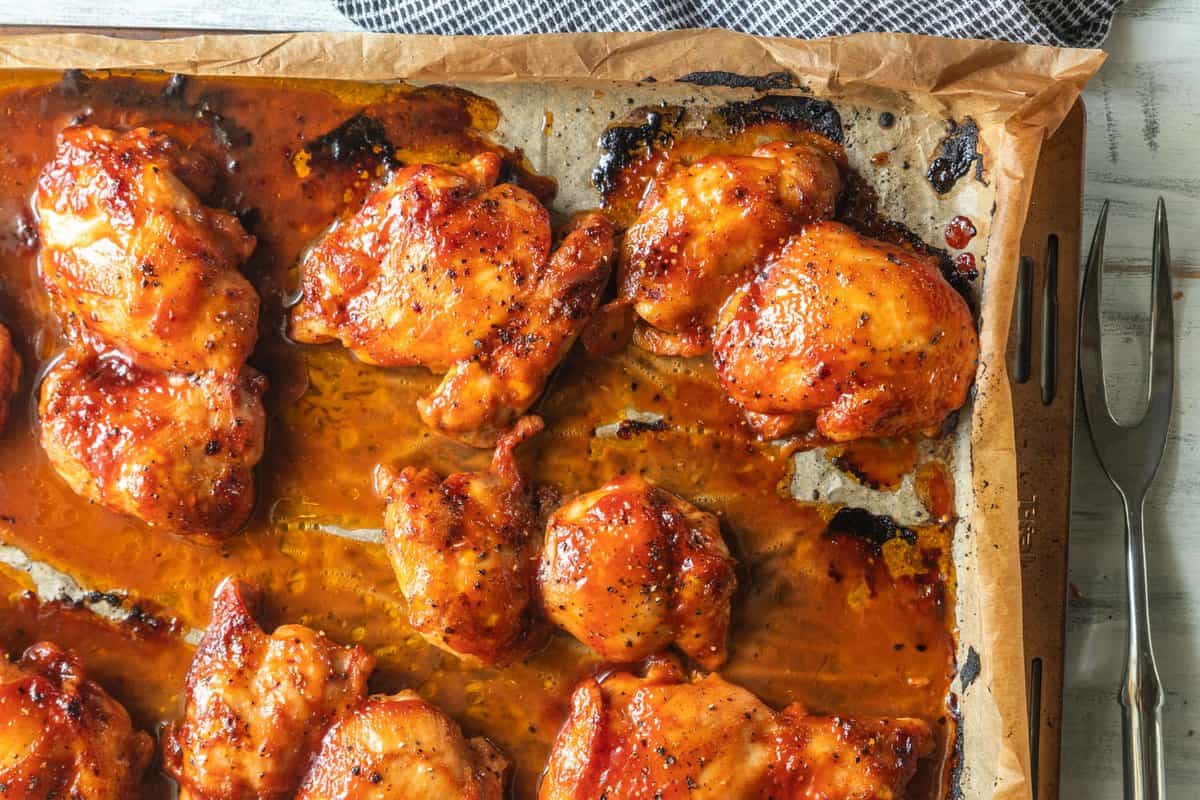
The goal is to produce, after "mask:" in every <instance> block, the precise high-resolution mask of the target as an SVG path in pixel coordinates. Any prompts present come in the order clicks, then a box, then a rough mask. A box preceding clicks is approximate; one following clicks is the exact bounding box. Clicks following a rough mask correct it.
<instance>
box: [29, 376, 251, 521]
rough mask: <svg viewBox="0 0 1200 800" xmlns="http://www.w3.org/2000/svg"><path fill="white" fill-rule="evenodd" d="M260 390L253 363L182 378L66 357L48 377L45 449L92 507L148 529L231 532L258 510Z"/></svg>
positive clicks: (42, 410) (43, 434) (44, 403)
mask: <svg viewBox="0 0 1200 800" xmlns="http://www.w3.org/2000/svg"><path fill="white" fill-rule="evenodd" d="M264 388H265V380H264V379H263V378H262V377H261V376H260V375H259V374H258V373H257V372H255V371H254V370H253V369H251V368H250V367H245V368H243V370H242V371H241V373H240V374H239V375H237V376H236V377H231V376H226V375H219V374H214V373H211V372H201V373H195V374H192V375H182V374H178V373H161V372H150V371H147V370H144V369H141V368H140V367H137V366H135V365H133V364H130V363H129V362H128V361H126V360H125V359H124V358H123V357H122V356H119V355H115V354H114V355H107V356H96V355H94V354H91V353H83V354H81V353H74V352H72V353H68V354H67V355H66V356H65V357H63V358H62V359H61V360H59V361H58V362H56V363H55V364H54V365H53V366H52V367H51V368H50V370H49V372H47V374H46V376H45V378H44V380H43V383H42V390H41V403H40V407H39V415H40V420H41V428H40V435H41V443H42V448H43V449H44V450H45V451H46V455H47V456H49V458H50V462H51V463H52V464H53V465H54V468H55V470H57V472H58V474H59V475H61V476H62V477H63V479H64V480H66V482H67V484H68V485H70V487H71V488H72V489H73V490H74V491H75V492H76V493H77V494H79V495H80V496H82V497H84V498H87V499H88V500H90V501H92V502H94V503H99V504H100V505H102V506H104V507H105V508H108V509H110V510H112V511H115V512H117V513H121V514H129V515H131V516H134V517H137V518H138V519H140V520H142V521H143V522H145V523H146V524H147V525H150V526H152V527H163V528H167V529H169V530H173V531H177V532H181V533H203V534H206V535H209V536H213V537H219V536H223V535H227V534H230V533H233V532H234V531H236V530H237V529H238V528H239V527H241V525H242V523H244V522H245V520H246V518H247V517H248V516H249V515H250V512H251V510H252V509H253V506H254V476H253V469H254V465H255V464H257V463H258V461H259V459H260V458H262V453H263V440H264V437H265V429H266V415H265V413H264V411H263V406H262V399H261V397H262V393H263V391H264Z"/></svg>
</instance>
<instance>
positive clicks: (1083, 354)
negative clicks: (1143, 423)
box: [1078, 200, 1112, 427]
mask: <svg viewBox="0 0 1200 800" xmlns="http://www.w3.org/2000/svg"><path fill="white" fill-rule="evenodd" d="M1107 230H1108V201H1107V200H1105V201H1104V205H1103V206H1102V207H1101V208H1100V216H1099V217H1098V218H1097V219H1096V231H1095V233H1093V234H1092V246H1091V249H1090V250H1089V251H1088V257H1087V263H1086V265H1085V266H1084V271H1083V296H1082V302H1081V303H1080V310H1079V347H1078V352H1079V381H1080V390H1081V394H1082V397H1083V409H1084V413H1085V414H1086V415H1087V418H1088V423H1089V424H1090V425H1091V426H1093V427H1098V426H1099V425H1100V424H1102V422H1104V421H1111V420H1112V415H1111V414H1109V412H1108V402H1107V399H1106V397H1105V393H1104V359H1103V357H1102V355H1101V352H1100V342H1101V337H1100V282H1101V279H1102V275H1103V273H1104V238H1105V234H1106V233H1107Z"/></svg>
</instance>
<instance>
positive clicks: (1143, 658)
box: [1120, 498, 1167, 800]
mask: <svg viewBox="0 0 1200 800" xmlns="http://www.w3.org/2000/svg"><path fill="white" fill-rule="evenodd" d="M1142 518H1143V512H1142V500H1141V499H1139V500H1138V501H1137V502H1136V503H1130V502H1129V499H1127V498H1126V499H1125V533H1126V541H1125V544H1126V547H1125V572H1126V581H1127V586H1126V588H1127V589H1128V594H1129V598H1128V599H1129V644H1128V653H1127V657H1128V660H1127V662H1126V664H1125V679H1124V681H1123V682H1122V685H1121V697H1120V700H1121V730H1122V734H1123V738H1124V751H1125V757H1124V765H1125V800H1166V797H1167V788H1166V769H1165V766H1164V764H1163V731H1162V728H1163V720H1162V707H1163V689H1162V684H1161V682H1160V681H1159V677H1158V666H1157V665H1156V664H1155V661H1154V646H1153V643H1152V641H1151V637H1150V604H1149V597H1148V594H1147V591H1146V544H1145V535H1144V532H1143V528H1142V521H1143V519H1142Z"/></svg>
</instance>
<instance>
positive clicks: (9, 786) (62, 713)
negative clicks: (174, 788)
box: [0, 642, 154, 800]
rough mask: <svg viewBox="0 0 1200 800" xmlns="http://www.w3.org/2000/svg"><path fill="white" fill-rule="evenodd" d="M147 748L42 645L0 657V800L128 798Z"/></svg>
mask: <svg viewBox="0 0 1200 800" xmlns="http://www.w3.org/2000/svg"><path fill="white" fill-rule="evenodd" d="M153 752H154V743H153V741H152V740H151V738H150V736H149V735H148V734H146V733H143V732H142V731H137V730H134V728H133V724H132V723H131V722H130V720H129V714H128V712H126V711H125V708H124V707H123V706H122V705H121V704H120V703H118V702H117V701H115V700H113V699H112V698H111V697H109V696H108V693H107V692H105V691H104V689H103V688H101V687H100V686H99V685H98V684H96V683H94V682H92V681H91V680H89V679H88V676H87V673H86V671H85V670H84V668H83V665H82V664H81V663H80V661H79V659H78V658H77V657H76V656H75V655H74V654H73V653H67V652H64V651H62V650H60V649H58V647H56V646H55V645H53V644H50V643H49V642H42V643H40V644H35V645H33V646H32V647H30V648H29V649H28V650H26V651H25V654H24V655H23V656H22V657H21V659H20V661H18V662H17V663H15V664H12V663H9V662H8V660H7V659H5V658H3V656H0V787H3V790H2V791H0V797H3V798H4V800H51V799H52V798H63V800H128V798H130V797H136V796H137V791H138V786H139V785H140V784H141V781H142V773H143V772H145V770H146V766H147V765H148V764H149V763H150V757H151V755H152V754H153Z"/></svg>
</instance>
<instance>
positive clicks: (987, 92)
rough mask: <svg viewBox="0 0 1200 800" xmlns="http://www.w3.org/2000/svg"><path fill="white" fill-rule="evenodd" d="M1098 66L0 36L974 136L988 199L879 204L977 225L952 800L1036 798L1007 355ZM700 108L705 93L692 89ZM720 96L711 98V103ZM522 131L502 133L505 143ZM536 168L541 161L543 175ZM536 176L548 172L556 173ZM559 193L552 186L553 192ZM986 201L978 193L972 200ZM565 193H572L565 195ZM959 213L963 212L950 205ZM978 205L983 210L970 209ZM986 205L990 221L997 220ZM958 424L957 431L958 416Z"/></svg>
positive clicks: (474, 42)
mask: <svg viewBox="0 0 1200 800" xmlns="http://www.w3.org/2000/svg"><path fill="white" fill-rule="evenodd" d="M1102 61H1103V54H1102V53H1100V52H1098V51H1082V50H1059V49H1055V48H1047V47H1032V46H1023V45H1015V44H1008V43H1001V42H984V41H972V40H947V39H938V38H933V37H920V36H909V35H900V34H859V35H855V36H848V37H841V38H835V39H823V40H816V41H795V40H787V39H763V38H755V37H750V36H745V35H741V34H735V33H730V32H727V31H672V32H666V33H616V34H567V35H545V36H516V37H494V38H467V37H461V38H460V37H413V36H381V35H370V34H339V35H327V34H285V35H254V36H220V35H218V36H213V35H205V36H195V37H188V38H181V39H159V40H151V41H145V40H133V39H113V38H105V37H101V36H95V35H89V34H53V35H47V36H34V35H26V36H6V37H0V69H52V70H57V69H64V68H68V67H79V68H87V69H104V68H113V69H153V70H163V71H171V72H183V73H190V74H204V75H226V76H234V75H236V76H280V77H296V78H336V79H347V80H395V79H404V80H411V81H417V82H445V83H454V84H459V85H465V86H467V87H468V88H473V89H475V90H476V91H481V92H483V93H487V87H489V86H491V87H493V88H495V89H496V92H497V93H498V95H497V97H496V99H497V101H498V103H499V105H500V107H501V110H502V112H504V111H505V109H506V103H505V99H504V98H505V97H507V98H508V99H509V100H511V99H512V98H513V97H518V96H520V95H519V92H518V93H516V94H514V93H513V91H507V92H506V91H504V89H503V86H504V85H505V84H514V85H516V84H525V85H527V86H528V85H534V86H536V85H542V86H546V85H550V84H563V85H568V84H569V85H575V86H579V85H592V86H596V87H598V86H601V85H602V84H601V83H599V82H606V83H607V84H608V85H610V86H611V82H625V83H627V82H631V81H639V80H641V79H643V78H646V77H649V76H653V77H654V78H656V79H657V81H659V82H660V85H661V82H665V81H670V80H671V79H674V78H677V77H679V76H682V75H685V74H687V73H691V72H695V71H700V70H724V71H729V72H734V73H739V74H742V75H764V74H767V73H771V72H779V71H785V72H789V73H792V74H793V75H794V76H795V77H796V78H797V79H798V81H799V83H800V84H801V85H802V86H803V87H804V88H805V90H807V91H811V92H812V93H813V94H816V95H818V96H822V97H827V98H829V99H832V100H834V101H835V102H836V103H838V104H839V107H841V104H843V103H846V104H851V105H854V106H856V107H859V108H862V109H872V108H880V109H884V108H887V109H895V108H897V107H903V108H905V109H907V110H909V111H910V112H915V116H917V117H922V116H923V117H924V118H925V120H926V122H927V124H925V125H924V126H916V127H915V128H914V129H913V130H912V134H913V135H912V139H913V141H912V142H910V143H909V146H911V147H914V148H916V149H917V150H924V151H925V152H928V150H929V148H931V147H932V146H933V145H934V143H935V142H936V137H935V133H936V131H937V129H938V125H939V124H940V123H941V121H942V120H944V119H951V118H952V119H961V118H962V117H964V116H971V117H972V118H973V119H975V120H976V121H977V122H978V123H979V126H980V142H981V149H982V151H983V152H984V159H985V161H984V163H985V175H984V180H985V182H986V183H985V184H978V185H977V184H974V183H973V182H972V181H970V180H968V179H966V178H964V179H963V180H961V181H960V182H959V186H957V187H956V189H955V190H954V191H953V192H951V193H950V195H948V196H947V197H946V198H944V199H942V198H936V197H930V196H931V195H932V192H930V191H929V190H928V187H927V185H926V184H925V182H924V179H923V177H922V172H923V169H924V164H923V163H922V165H921V169H919V170H916V169H914V170H912V171H911V172H909V173H907V174H906V175H905V176H904V181H903V182H902V183H901V184H900V185H897V186H895V187H893V190H892V191H889V190H888V189H887V188H886V187H881V194H882V195H883V198H882V199H883V203H884V207H885V210H886V211H888V213H890V214H892V215H893V216H896V217H898V218H900V219H901V220H902V221H904V222H906V223H907V224H909V225H910V227H913V228H914V230H916V231H917V232H918V233H919V234H921V235H922V236H924V237H925V238H926V239H927V240H933V241H936V237H935V236H933V235H931V234H932V233H934V232H935V230H936V225H937V224H938V221H939V220H944V219H945V216H944V212H946V211H947V210H949V209H953V208H956V207H959V206H964V205H965V206H967V207H974V208H977V209H978V208H981V207H982V208H983V212H982V216H983V217H984V218H986V217H990V220H987V221H986V222H985V223H984V224H983V225H982V226H981V227H980V233H981V237H980V239H981V240H982V239H984V236H986V240H985V241H981V242H980V244H979V245H978V248H979V249H978V255H979V257H980V258H981V260H982V263H984V264H985V265H986V268H985V270H984V277H983V282H982V289H981V292H980V304H981V320H982V338H981V342H982V358H981V363H980V368H979V373H978V379H977V386H978V388H977V395H976V398H975V401H974V403H973V405H972V406H970V408H969V411H970V414H969V420H970V422H969V424H968V423H966V422H963V423H962V424H960V428H959V432H958V434H957V436H956V437H955V441H954V451H955V456H954V461H955V470H954V472H955V476H956V479H957V481H958V487H959V488H958V495H959V504H960V513H961V514H962V517H963V523H962V525H961V526H960V530H959V535H958V536H957V537H956V538H957V541H956V546H955V563H956V566H957V569H958V575H959V585H958V596H957V615H958V620H957V621H958V625H959V631H960V637H959V638H960V652H959V661H960V663H964V662H965V660H966V655H967V653H968V652H969V651H970V650H974V651H975V653H977V654H978V657H979V664H980V668H981V669H980V673H979V677H978V679H977V680H976V681H975V682H974V683H973V684H972V685H971V686H970V687H969V688H967V689H965V690H964V689H963V687H962V685H961V682H956V683H955V690H956V691H958V692H959V694H960V695H961V698H960V708H961V711H962V714H963V731H964V738H963V748H964V750H963V760H962V764H963V767H964V770H963V775H962V782H961V787H962V790H963V795H964V796H965V797H969V798H1000V799H1002V800H1017V799H1019V798H1025V797H1028V796H1029V788H1028V784H1027V780H1026V772H1027V767H1028V747H1027V742H1028V732H1027V723H1026V704H1025V676H1024V667H1023V657H1022V652H1021V648H1022V645H1021V642H1022V637H1021V591H1020V568H1019V563H1018V541H1017V496H1016V464H1015V449H1014V442H1013V427H1012V407H1011V398H1010V395H1009V391H1008V382H1007V378H1006V374H1005V371H1006V367H1005V359H1004V347H1005V342H1006V339H1007V334H1008V330H1009V315H1010V310H1011V304H1012V293H1013V286H1014V283H1015V276H1016V271H1017V259H1018V256H1019V242H1020V233H1021V226H1022V224H1023V221H1024V218H1025V214H1026V211H1027V208H1028V203H1029V197H1030V192H1031V188H1032V183H1033V175H1032V171H1033V169H1034V165H1035V164H1036V162H1037V156H1038V152H1039V148H1040V146H1041V142H1042V141H1043V139H1044V138H1045V137H1046V136H1047V135H1049V134H1050V133H1051V132H1053V131H1054V130H1055V128H1057V126H1058V125H1059V123H1060V122H1061V121H1062V119H1063V118H1064V117H1065V115H1066V113H1067V111H1068V110H1069V109H1070V107H1071V105H1072V103H1073V102H1074V101H1075V99H1076V97H1077V96H1078V94H1079V91H1080V89H1081V88H1082V87H1083V85H1084V83H1085V82H1086V81H1087V80H1088V78H1089V77H1090V76H1091V75H1092V74H1093V73H1094V72H1095V71H1096V70H1097V69H1098V68H1099V66H1100V64H1101V63H1102ZM693 91H699V90H693ZM718 94H719V93H718ZM521 132H522V128H521V127H520V126H519V125H518V126H515V127H512V128H509V129H506V128H505V125H503V124H502V125H501V133H505V134H507V136H508V137H510V141H507V142H506V143H507V144H513V145H517V146H523V147H528V144H527V143H525V142H522V141H519V140H512V139H513V137H516V136H519V135H520V134H521ZM536 161H537V159H535V163H536ZM547 166H548V169H547V171H549V172H551V173H556V169H555V168H554V165H553V164H552V163H551V164H548V165H547ZM559 177H560V180H561V178H562V176H561V175H559ZM981 187H982V188H981ZM565 188H566V189H567V192H566V193H567V194H568V195H569V194H570V190H571V186H570V184H569V182H568V184H567V185H566V187H565ZM956 203H957V205H956ZM984 203H986V207H984V206H981V204H984ZM993 204H994V210H992V208H991V207H992V206H993ZM964 418H967V417H966V415H965V414H964Z"/></svg>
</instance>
